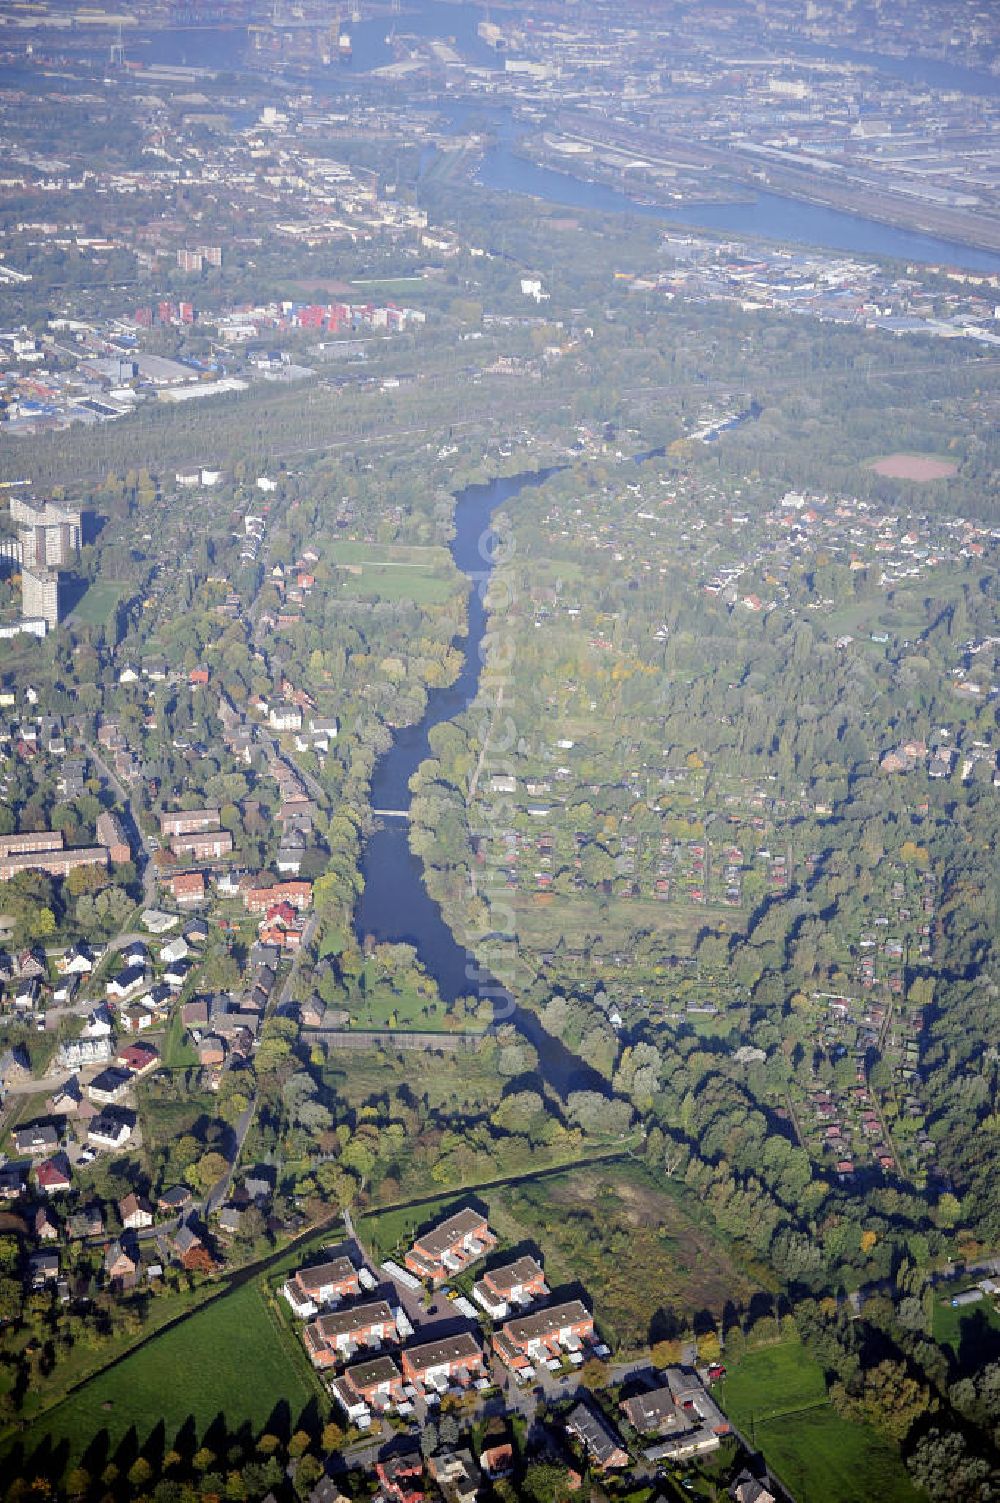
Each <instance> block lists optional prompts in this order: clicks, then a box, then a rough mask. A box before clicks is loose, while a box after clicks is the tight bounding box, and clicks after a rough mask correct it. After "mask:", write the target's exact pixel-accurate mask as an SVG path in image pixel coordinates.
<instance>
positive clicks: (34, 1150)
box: [12, 1122, 59, 1159]
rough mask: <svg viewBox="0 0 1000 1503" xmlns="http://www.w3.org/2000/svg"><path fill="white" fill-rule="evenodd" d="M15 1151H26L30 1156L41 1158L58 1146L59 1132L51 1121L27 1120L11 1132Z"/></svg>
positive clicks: (20, 1152)
mask: <svg viewBox="0 0 1000 1503" xmlns="http://www.w3.org/2000/svg"><path fill="white" fill-rule="evenodd" d="M12 1138H13V1142H14V1152H15V1153H19V1154H22V1153H26V1154H28V1156H29V1157H30V1158H33V1159H34V1158H41V1157H42V1156H43V1155H44V1154H49V1153H54V1152H55V1150H56V1148H58V1146H59V1133H58V1132H57V1131H56V1128H55V1127H54V1125H53V1124H52V1123H51V1122H29V1123H28V1124H27V1125H26V1126H25V1127H16V1128H15V1129H14V1132H13V1134H12Z"/></svg>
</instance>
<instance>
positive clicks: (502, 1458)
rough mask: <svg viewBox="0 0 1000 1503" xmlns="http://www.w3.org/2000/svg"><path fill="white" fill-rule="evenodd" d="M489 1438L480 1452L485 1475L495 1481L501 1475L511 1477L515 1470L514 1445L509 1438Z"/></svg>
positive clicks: (481, 1465)
mask: <svg viewBox="0 0 1000 1503" xmlns="http://www.w3.org/2000/svg"><path fill="white" fill-rule="evenodd" d="M486 1438H487V1439H488V1440H489V1444H488V1445H484V1447H483V1449H482V1450H481V1451H480V1453H479V1465H480V1467H481V1468H482V1470H483V1472H484V1473H485V1475H486V1476H487V1477H488V1478H489V1479H490V1481H491V1482H492V1481H494V1480H495V1479H496V1478H499V1477H509V1476H510V1474H511V1472H512V1471H513V1470H514V1446H513V1444H512V1442H511V1441H509V1440H501V1441H493V1440H491V1439H489V1437H486Z"/></svg>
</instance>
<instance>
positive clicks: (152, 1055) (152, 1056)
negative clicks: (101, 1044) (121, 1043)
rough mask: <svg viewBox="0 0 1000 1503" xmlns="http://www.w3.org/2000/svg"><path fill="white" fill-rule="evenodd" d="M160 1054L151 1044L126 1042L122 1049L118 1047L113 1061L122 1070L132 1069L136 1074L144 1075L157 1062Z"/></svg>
mask: <svg viewBox="0 0 1000 1503" xmlns="http://www.w3.org/2000/svg"><path fill="white" fill-rule="evenodd" d="M159 1061H160V1056H159V1054H158V1053H157V1051H156V1050H155V1049H154V1048H153V1046H152V1044H126V1045H125V1047H124V1049H119V1050H118V1053H117V1055H116V1056H115V1063H116V1064H117V1065H120V1066H121V1068H122V1069H124V1070H132V1071H134V1072H135V1074H136V1075H145V1074H146V1072H147V1071H149V1070H152V1069H153V1068H154V1066H156V1065H157V1064H159Z"/></svg>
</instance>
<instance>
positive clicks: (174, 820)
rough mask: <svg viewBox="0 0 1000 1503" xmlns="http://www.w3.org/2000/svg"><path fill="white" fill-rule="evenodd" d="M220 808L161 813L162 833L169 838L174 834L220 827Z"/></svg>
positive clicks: (191, 833) (198, 831)
mask: <svg viewBox="0 0 1000 1503" xmlns="http://www.w3.org/2000/svg"><path fill="white" fill-rule="evenodd" d="M219 814H220V810H219V809H218V808H205V809H178V810H175V811H174V812H173V813H163V814H161V815H160V833H161V835H163V836H164V837H165V838H166V839H167V840H170V839H171V838H172V837H173V836H174V835H195V834H198V833H200V832H204V831H207V830H217V829H218V828H219Z"/></svg>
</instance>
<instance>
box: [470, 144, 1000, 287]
mask: <svg viewBox="0 0 1000 1503" xmlns="http://www.w3.org/2000/svg"><path fill="white" fill-rule="evenodd" d="M478 180H479V182H481V183H482V184H483V186H484V187H486V188H493V189H497V190H500V191H501V192H506V193H524V194H527V195H530V196H531V197H533V198H539V199H542V200H544V201H545V202H546V203H550V204H561V205H564V206H565V207H567V208H575V209H597V210H600V211H601V212H602V213H605V214H608V213H611V214H635V215H641V216H643V217H644V218H651V219H659V220H661V221H663V223H664V224H665V225H677V226H678V227H680V226H684V227H685V228H691V229H706V230H712V231H715V232H717V233H718V232H722V233H723V234H729V235H748V236H762V237H764V238H766V239H770V240H776V241H779V242H781V243H782V244H787V245H801V246H807V245H809V246H823V247H826V248H829V249H831V250H838V251H847V252H849V253H851V254H852V255H867V256H878V257H887V258H890V259H893V260H897V261H914V262H921V263H933V264H939V263H943V264H945V265H948V266H958V267H963V268H965V269H966V270H969V271H987V272H994V273H998V274H1000V255H995V254H993V253H992V252H990V251H984V250H976V249H975V248H973V247H972V246H967V245H958V244H957V243H955V242H954V241H950V240H940V239H938V238H937V237H936V236H934V235H921V234H918V233H917V232H916V231H911V230H900V229H895V228H893V226H891V225H887V224H879V223H877V222H876V221H875V220H873V219H864V218H862V217H861V216H860V215H854V214H844V213H842V212H841V211H840V210H838V209H828V208H824V207H823V206H822V205H821V204H810V203H806V202H804V201H802V200H800V199H797V198H785V197H783V196H782V195H780V194H777V193H764V192H756V193H754V196H753V199H752V201H751V202H749V203H745V202H739V203H690V204H679V205H678V206H677V207H676V208H667V207H665V206H661V205H659V204H643V203H638V202H637V201H636V200H635V199H634V198H631V197H630V196H629V195H628V194H627V193H622V192H619V191H618V190H617V189H615V188H609V187H608V186H607V185H606V184H604V183H591V182H586V181H584V180H583V179H582V178H576V177H571V176H570V175H569V173H564V172H556V171H554V170H553V169H552V168H550V167H541V166H538V165H537V164H536V163H534V162H529V161H527V160H526V159H524V158H523V157H519V156H517V155H515V153H514V152H513V151H512V150H511V148H510V146H508V145H505V144H503V143H498V145H497V146H496V147H494V148H493V149H491V150H490V151H488V152H487V153H486V155H485V157H484V159H483V163H482V166H481V168H480V170H479V173H478Z"/></svg>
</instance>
